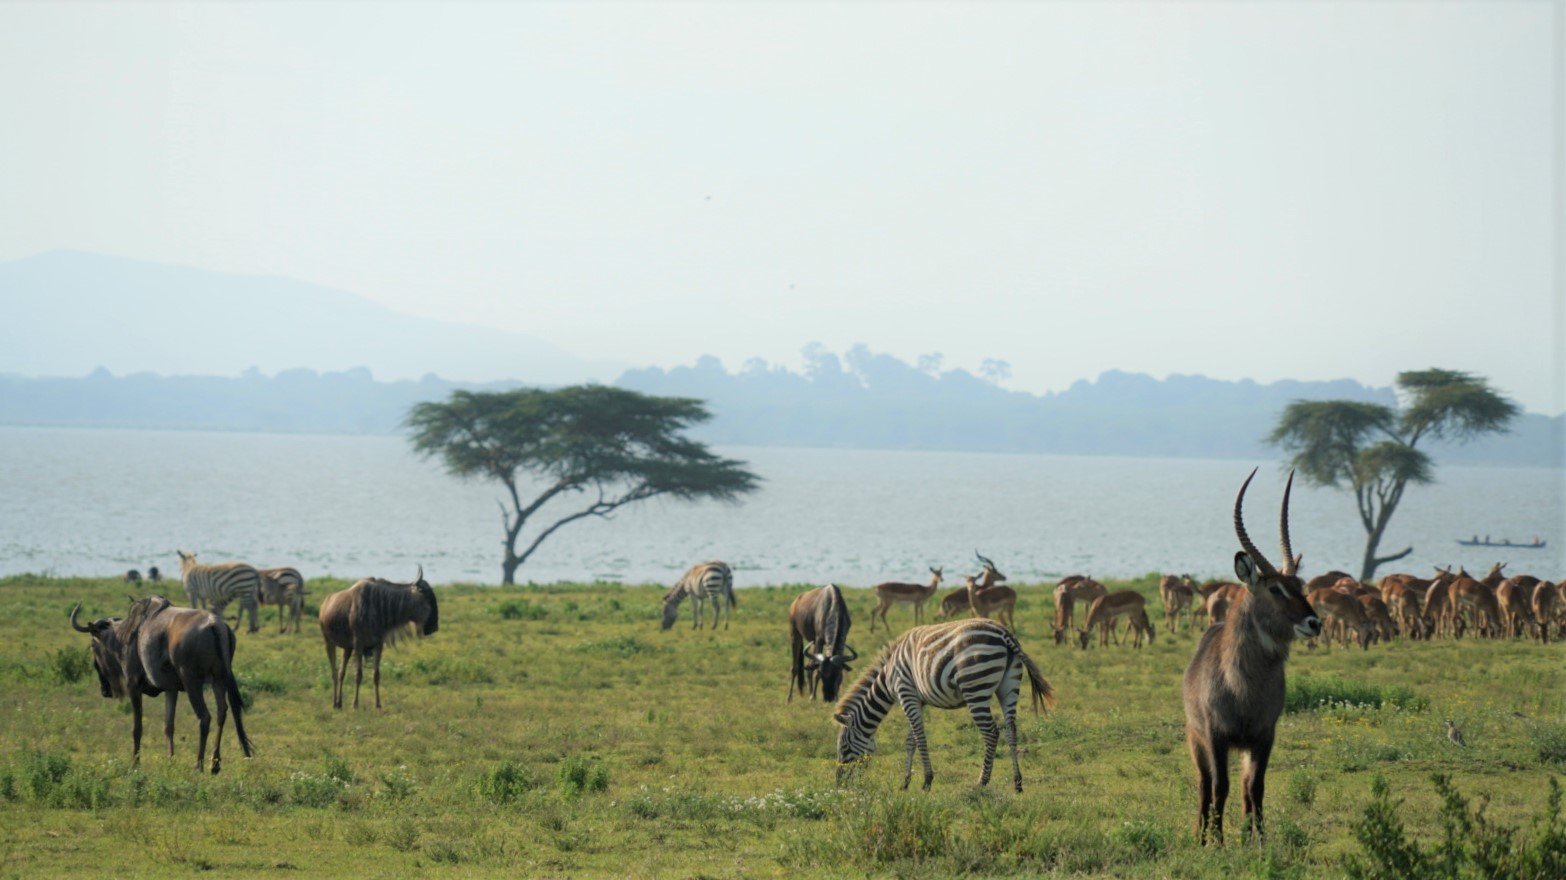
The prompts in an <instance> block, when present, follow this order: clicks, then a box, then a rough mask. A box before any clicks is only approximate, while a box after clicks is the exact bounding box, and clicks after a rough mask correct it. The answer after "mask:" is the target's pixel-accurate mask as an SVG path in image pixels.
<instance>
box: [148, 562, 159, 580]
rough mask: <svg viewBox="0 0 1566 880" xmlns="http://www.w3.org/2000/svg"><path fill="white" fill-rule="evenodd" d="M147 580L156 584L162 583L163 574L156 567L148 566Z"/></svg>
mask: <svg viewBox="0 0 1566 880" xmlns="http://www.w3.org/2000/svg"><path fill="white" fill-rule="evenodd" d="M147 580H149V581H152V582H154V583H156V582H158V581H161V580H163V572H161V571H158V567H157V566H156V565H149V566H147Z"/></svg>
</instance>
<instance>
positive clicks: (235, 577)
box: [174, 550, 261, 632]
mask: <svg viewBox="0 0 1566 880" xmlns="http://www.w3.org/2000/svg"><path fill="white" fill-rule="evenodd" d="M174 552H175V553H178V554H179V576H180V579H181V580H183V581H184V582H185V595H186V596H188V597H189V598H190V606H191V607H192V608H206V607H208V606H210V607H211V609H212V610H213V611H214V612H216V613H217V615H218V616H219V617H222V616H223V609H224V608H227V607H228V603H230V602H232V601H234V600H235V599H238V600H239V614H240V615H241V616H242V615H243V614H244V613H245V612H246V611H249V612H250V629H249V630H247V632H255V631H256V630H258V629H260V626H258V625H257V624H256V594H257V593H259V592H260V591H261V575H260V574H259V573H258V572H257V571H256V570H255V567H254V566H251V565H248V564H246V563H243V562H224V563H220V564H218V565H198V564H197V563H196V554H195V553H194V552H192V553H186V552H185V551H183V550H175V551H174ZM234 622H235V623H236V624H237V623H238V622H239V617H235V618H234Z"/></svg>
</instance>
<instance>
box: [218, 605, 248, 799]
mask: <svg viewBox="0 0 1566 880" xmlns="http://www.w3.org/2000/svg"><path fill="white" fill-rule="evenodd" d="M223 630H225V631H226V632H223V635H226V636H228V645H227V649H226V650H224V649H223V648H222V647H220V648H219V649H218V650H219V651H221V652H222V653H223V654H227V655H228V662H227V663H225V664H223V682H222V685H223V694H222V695H219V696H218V699H220V700H221V699H223V697H224V696H227V697H228V707H229V708H230V709H232V710H233V711H234V732H235V733H237V734H239V747H240V748H241V749H244V750H245V757H247V758H248V757H250V755H251V752H252V751H253V749H252V747H251V745H250V736H249V735H248V734H246V733H245V707H244V700H243V699H242V698H241V697H240V696H239V681H238V680H237V679H236V678H234V643H235V642H237V641H238V639H236V638H234V631H233V630H231V629H229V628H228V624H226V623H225V624H223ZM218 638H219V639H222V638H223V636H222V635H220V636H218ZM219 656H221V654H220V655H219ZM214 772H215V771H214Z"/></svg>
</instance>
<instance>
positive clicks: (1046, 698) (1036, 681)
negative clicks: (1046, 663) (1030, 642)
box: [1017, 645, 1055, 715]
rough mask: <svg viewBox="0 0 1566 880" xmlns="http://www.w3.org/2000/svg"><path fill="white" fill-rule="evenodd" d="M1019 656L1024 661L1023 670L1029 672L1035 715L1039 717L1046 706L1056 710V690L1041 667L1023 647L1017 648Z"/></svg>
mask: <svg viewBox="0 0 1566 880" xmlns="http://www.w3.org/2000/svg"><path fill="white" fill-rule="evenodd" d="M1017 656H1018V657H1019V658H1020V659H1021V660H1022V668H1023V669H1025V670H1027V672H1028V684H1029V685H1031V686H1032V688H1033V714H1035V715H1037V714H1039V713H1040V712H1042V711H1044V708H1045V706H1048V707H1050V708H1054V707H1055V689H1054V688H1052V687H1050V686H1049V682H1047V681H1045V680H1044V673H1043V672H1041V671H1040V670H1039V665H1038V664H1037V663H1034V662H1033V658H1032V657H1029V656H1028V655H1027V653H1026V652H1024V651H1023V650H1022V646H1021V645H1018V646H1017Z"/></svg>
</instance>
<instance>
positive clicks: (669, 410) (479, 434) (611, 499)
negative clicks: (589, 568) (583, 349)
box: [405, 385, 761, 584]
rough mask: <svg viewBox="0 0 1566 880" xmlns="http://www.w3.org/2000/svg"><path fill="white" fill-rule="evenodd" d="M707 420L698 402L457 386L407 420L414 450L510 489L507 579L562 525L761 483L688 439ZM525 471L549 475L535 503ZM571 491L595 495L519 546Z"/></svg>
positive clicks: (733, 495) (588, 391) (732, 494)
mask: <svg viewBox="0 0 1566 880" xmlns="http://www.w3.org/2000/svg"><path fill="white" fill-rule="evenodd" d="M709 418H711V416H710V414H709V413H708V412H707V409H706V406H705V405H704V404H703V403H702V402H701V401H699V400H693V399H690V398H682V397H654V396H651V395H646V394H640V393H638V392H635V391H627V390H624V389H619V388H611V387H607V386H602V385H578V386H573V387H570V388H562V389H558V390H555V391H545V390H540V389H532V388H522V389H517V390H514V391H499V392H490V391H456V392H453V393H452V395H451V397H450V399H448V400H447V401H445V402H426V403H420V404H416V405H414V406H413V408H412V409H410V410H409V412H408V417H407V419H406V422H405V423H406V425H407V426H408V428H409V429H410V431H411V434H410V437H409V442H410V443H412V445H413V449H414V452H415V453H417V454H418V455H420V456H423V457H425V458H429V457H434V456H439V457H440V459H441V461H442V462H443V463H444V464H445V466H446V470H447V471H449V472H450V473H451V474H453V475H454V476H457V477H462V478H468V479H486V480H495V481H497V482H499V483H501V484H502V485H503V486H504V487H505V488H506V490H507V493H508V494H509V507H508V506H507V504H504V503H503V504H502V505H501V510H502V523H503V526H504V528H505V533H506V540H505V558H504V560H503V562H502V565H501V573H502V578H503V582H504V583H507V584H510V583H514V582H515V575H516V570H517V568H518V567H519V566H521V564H522V563H523V562H525V561H527V558H528V557H529V556H531V555H532V554H533V551H534V550H536V549H537V548H538V546H539V545H540V544H541V543H543V541H544V539H546V538H548V537H549V536H550V535H551V534H553V533H554V532H555V530H556V529H558V528H560V527H561V526H563V525H565V524H566V523H569V522H574V521H576V520H579V519H583V518H585V517H589V516H607V515H608V514H609V513H611V512H613V511H614V510H616V509H618V508H620V507H622V506H624V505H626V504H630V503H633V502H636V501H644V500H646V499H648V498H653V497H657V496H659V495H667V496H669V497H673V498H679V499H681V500H686V501H694V500H698V499H703V498H711V499H716V500H719V501H730V502H732V501H738V500H739V498H740V496H742V495H744V494H746V493H748V492H752V491H755V490H756V489H757V488H759V485H760V482H761V478H760V477H758V476H756V475H755V474H753V473H751V472H750V471H749V470H747V469H746V468H745V463H744V462H742V461H737V460H734V459H727V458H722V457H720V456H717V455H715V454H713V453H712V452H711V451H710V450H708V448H707V446H706V444H703V443H700V442H697V441H695V440H692V439H690V438H688V437H685V436H682V434H681V432H682V431H684V430H685V429H687V428H689V427H691V426H692V425H696V424H700V423H701V422H704V421H706V420H707V419H709ZM523 474H531V475H533V476H534V477H536V478H542V479H543V481H544V488H543V490H542V491H540V492H539V493H538V495H537V496H536V497H534V498H532V499H530V500H524V498H523V496H522V494H521V491H520V489H519V486H518V483H519V478H520V477H521V476H522V475H523ZM566 493H584V494H586V495H588V497H589V499H591V500H590V501H589V502H588V503H587V504H586V505H585V506H582V507H579V508H577V509H576V510H575V511H573V512H571V513H568V514H566V515H564V516H561V517H559V518H558V519H555V520H554V521H553V522H551V523H550V524H549V525H547V526H544V527H543V528H541V529H539V530H538V531H537V533H535V534H534V535H533V536H532V539H531V541H530V543H529V544H528V546H527V547H526V548H524V549H523V551H522V552H521V553H520V554H519V553H517V551H516V546H517V541H518V539H519V538H520V537H521V536H522V530H523V527H524V525H525V524H526V523H527V522H528V520H529V519H530V518H532V517H533V515H534V514H536V513H538V512H539V511H540V510H541V509H542V508H543V507H544V506H545V505H546V504H547V503H549V502H550V501H551V500H553V499H555V498H557V497H560V496H561V495H564V494H566Z"/></svg>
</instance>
